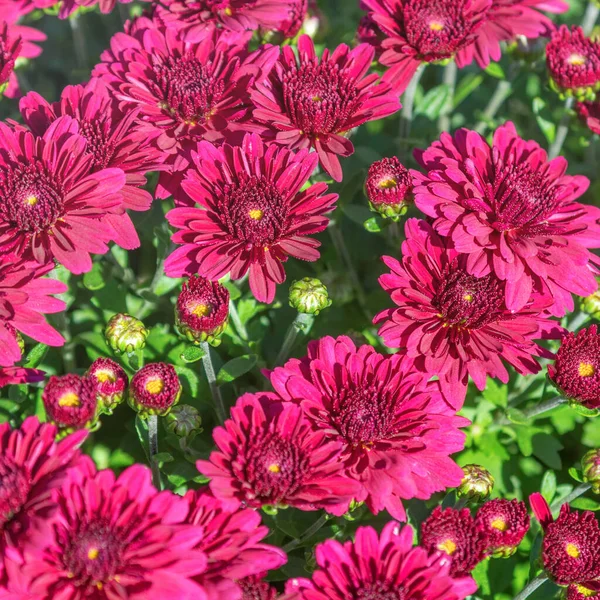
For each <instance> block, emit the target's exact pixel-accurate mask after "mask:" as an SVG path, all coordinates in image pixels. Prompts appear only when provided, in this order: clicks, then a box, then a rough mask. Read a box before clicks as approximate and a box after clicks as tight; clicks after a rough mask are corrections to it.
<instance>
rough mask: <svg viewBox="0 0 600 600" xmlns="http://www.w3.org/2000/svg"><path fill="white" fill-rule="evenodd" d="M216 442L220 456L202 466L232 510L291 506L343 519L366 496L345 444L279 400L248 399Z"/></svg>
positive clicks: (265, 397)
mask: <svg viewBox="0 0 600 600" xmlns="http://www.w3.org/2000/svg"><path fill="white" fill-rule="evenodd" d="M213 439H214V440H215V443H216V444H217V448H218V450H216V451H215V452H213V453H212V454H211V455H210V461H205V460H199V461H198V462H197V466H198V470H199V471H200V472H201V473H202V474H204V475H206V476H207V477H211V479H212V480H211V482H210V489H211V490H212V492H213V494H214V495H215V496H216V497H217V498H219V499H220V500H221V501H222V502H223V504H224V507H226V508H229V507H231V508H237V507H238V506H240V504H242V503H245V504H246V505H247V506H250V507H255V508H259V507H261V506H264V505H266V504H268V505H273V506H280V505H285V506H295V507H296V508H300V509H301V510H318V509H319V508H324V509H325V510H326V511H327V512H330V513H332V514H334V515H342V514H344V513H345V512H346V511H347V510H348V506H349V504H350V501H351V500H352V499H353V498H354V497H356V496H357V494H358V493H359V491H360V486H359V485H358V483H357V482H355V481H353V480H352V479H349V478H348V477H346V476H345V475H344V473H343V466H342V463H341V462H340V461H339V457H340V455H341V451H342V445H341V443H339V442H336V441H329V440H327V436H326V433H325V432H324V431H322V430H319V431H315V430H313V428H312V427H311V424H310V422H309V421H308V420H307V419H306V418H305V417H304V415H303V414H302V411H301V410H300V408H299V407H297V406H295V405H294V404H291V403H289V402H280V401H279V400H278V399H277V397H276V396H275V395H274V394H269V393H261V394H244V395H243V396H242V397H241V398H240V399H239V400H238V401H237V404H236V405H235V407H233V408H232V409H231V419H228V420H227V421H226V422H225V425H224V426H223V427H217V428H216V429H215V430H214V431H213Z"/></svg>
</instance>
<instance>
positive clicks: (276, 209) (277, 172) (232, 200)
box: [165, 135, 337, 303]
mask: <svg viewBox="0 0 600 600" xmlns="http://www.w3.org/2000/svg"><path fill="white" fill-rule="evenodd" d="M317 160H318V159H317V156H316V154H315V153H309V152H308V150H306V149H305V150H301V151H300V152H298V153H294V152H291V151H290V150H288V149H286V148H279V147H278V146H277V145H274V144H272V145H270V146H265V145H264V143H263V142H262V140H261V139H260V138H259V137H258V136H257V135H246V136H245V137H244V141H243V143H242V145H241V146H235V147H233V146H229V145H227V144H226V145H224V146H221V147H220V148H216V147H214V146H213V145H211V144H209V143H206V142H202V143H200V144H199V145H198V148H197V152H195V153H193V161H194V167H195V168H193V169H190V170H189V171H188V172H187V174H186V178H185V180H184V182H183V184H182V187H183V190H184V191H185V192H186V193H187V195H188V196H189V197H190V198H191V199H192V201H194V202H195V203H196V204H197V205H198V206H197V207H193V208H183V207H181V208H175V209H173V210H171V211H170V212H169V213H167V220H168V221H169V223H170V224H171V225H172V226H173V227H175V228H177V229H179V230H180V231H178V232H177V233H175V234H174V235H173V238H172V239H173V241H174V242H175V243H177V244H181V247H180V248H178V249H177V250H175V252H173V253H172V254H171V255H170V256H169V257H168V258H167V260H166V262H165V272H166V273H167V275H169V276H170V277H182V276H186V275H187V276H189V275H192V274H195V273H198V274H200V275H202V276H204V277H206V278H208V279H211V280H217V279H220V278H221V277H223V276H224V275H226V274H227V273H229V274H230V275H231V278H232V279H240V278H241V277H243V276H244V275H245V274H246V273H248V272H250V289H251V290H252V293H253V294H254V296H255V297H256V299H257V300H259V301H261V302H267V303H270V302H272V301H273V299H274V297H275V288H276V285H277V284H278V283H283V282H284V281H285V271H284V268H283V263H284V262H285V261H287V259H288V256H293V257H294V258H299V259H301V260H307V261H311V262H312V261H315V260H317V259H318V258H319V252H318V250H317V248H318V247H319V246H320V243H319V242H318V241H317V240H315V239H313V238H312V237H308V236H310V235H312V234H315V233H319V232H321V231H323V230H324V229H325V228H326V227H327V224H328V222H329V221H328V219H327V217H325V216H324V215H325V214H326V213H328V212H330V211H332V210H333V208H334V207H335V201H336V200H337V194H326V193H325V192H326V191H327V185H326V184H324V183H317V184H315V185H313V186H311V187H309V188H308V189H305V190H304V191H300V190H301V188H302V186H303V185H304V184H305V183H306V182H307V181H308V178H309V177H310V175H311V173H312V172H313V170H314V169H315V167H316V165H317Z"/></svg>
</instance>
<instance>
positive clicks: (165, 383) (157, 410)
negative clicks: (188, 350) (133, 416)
mask: <svg viewBox="0 0 600 600" xmlns="http://www.w3.org/2000/svg"><path fill="white" fill-rule="evenodd" d="M180 396H181V382H180V381H179V377H178V376H177V371H175V367H174V366H173V365H169V364H167V363H150V364H147V365H145V366H143V367H142V368H141V369H140V370H139V371H138V372H137V373H136V374H135V375H134V376H133V377H132V378H131V383H130V384H129V394H128V397H127V400H128V402H129V405H130V406H131V408H133V409H134V410H135V411H137V412H138V413H139V414H140V416H143V417H146V416H148V415H158V416H160V417H164V416H165V415H167V414H168V413H169V411H170V410H171V408H172V407H173V406H175V405H176V404H177V403H178V402H179V398H180Z"/></svg>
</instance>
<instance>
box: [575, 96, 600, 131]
mask: <svg viewBox="0 0 600 600" xmlns="http://www.w3.org/2000/svg"><path fill="white" fill-rule="evenodd" d="M577 112H578V113H579V116H580V117H581V118H582V119H584V120H585V123H586V125H587V126H588V127H589V129H590V131H591V132H592V133H596V134H597V135H600V100H598V101H596V102H578V103H577Z"/></svg>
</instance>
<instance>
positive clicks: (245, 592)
mask: <svg viewBox="0 0 600 600" xmlns="http://www.w3.org/2000/svg"><path fill="white" fill-rule="evenodd" d="M238 585H239V586H240V587H241V588H242V595H241V597H240V600H277V596H278V594H277V590H276V589H275V588H274V587H273V586H271V585H269V584H268V583H267V582H266V581H264V580H263V579H262V577H260V576H258V575H252V576H250V577H245V578H244V579H240V580H239V581H238ZM0 598H2V596H0Z"/></svg>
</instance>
